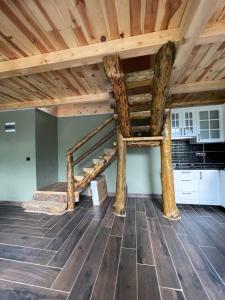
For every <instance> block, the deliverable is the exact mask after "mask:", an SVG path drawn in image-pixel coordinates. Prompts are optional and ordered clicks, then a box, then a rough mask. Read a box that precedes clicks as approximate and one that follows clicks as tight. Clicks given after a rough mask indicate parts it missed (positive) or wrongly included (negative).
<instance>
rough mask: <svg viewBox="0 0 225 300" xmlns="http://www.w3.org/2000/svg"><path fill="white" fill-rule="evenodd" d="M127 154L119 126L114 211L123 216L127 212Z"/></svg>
mask: <svg viewBox="0 0 225 300" xmlns="http://www.w3.org/2000/svg"><path fill="white" fill-rule="evenodd" d="M126 156H127V144H126V142H124V140H123V136H122V134H121V132H120V129H119V127H118V128H117V178H116V197H115V203H114V211H115V214H116V215H119V216H123V215H124V213H125V203H126V196H127V191H126Z"/></svg>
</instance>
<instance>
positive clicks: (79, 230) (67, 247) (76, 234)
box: [49, 214, 93, 268]
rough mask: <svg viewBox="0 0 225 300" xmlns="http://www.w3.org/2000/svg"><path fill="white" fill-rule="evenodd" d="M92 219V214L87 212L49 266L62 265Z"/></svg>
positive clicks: (60, 266) (59, 266)
mask: <svg viewBox="0 0 225 300" xmlns="http://www.w3.org/2000/svg"><path fill="white" fill-rule="evenodd" d="M92 219H93V215H91V214H88V215H86V216H85V217H84V218H83V220H82V221H81V222H80V224H79V225H78V226H75V229H74V230H73V232H72V233H71V234H70V235H69V236H68V238H67V239H66V241H65V242H64V244H63V245H62V246H61V248H60V249H59V250H58V252H57V253H56V254H55V256H54V257H53V258H52V260H51V261H50V263H49V265H50V266H52V267H58V268H62V267H63V266H64V264H65V263H66V261H67V259H68V258H69V256H70V254H71V252H72V251H73V249H74V248H75V247H76V245H77V243H78V242H79V240H80V239H81V237H82V235H83V234H84V232H85V230H86V229H87V228H88V226H89V224H90V222H91V221H92Z"/></svg>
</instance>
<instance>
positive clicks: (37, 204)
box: [23, 200, 67, 214]
mask: <svg viewBox="0 0 225 300" xmlns="http://www.w3.org/2000/svg"><path fill="white" fill-rule="evenodd" d="M23 208H24V209H25V211H29V212H40V213H47V214H62V213H64V212H65V211H66V208H67V203H65V202H57V201H38V200H32V201H27V202H24V203H23Z"/></svg>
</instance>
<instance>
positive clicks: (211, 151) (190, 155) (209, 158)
mask: <svg viewBox="0 0 225 300" xmlns="http://www.w3.org/2000/svg"><path fill="white" fill-rule="evenodd" d="M196 154H197V155H196ZM172 158H173V165H174V168H182V167H190V168H191V167H193V168H202V167H203V168H207V167H208V168H221V169H224V168H225V143H213V144H190V142H189V141H188V140H173V141H172Z"/></svg>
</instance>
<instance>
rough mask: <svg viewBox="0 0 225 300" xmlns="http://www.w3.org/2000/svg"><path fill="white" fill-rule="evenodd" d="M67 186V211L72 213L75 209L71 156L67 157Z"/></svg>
mask: <svg viewBox="0 0 225 300" xmlns="http://www.w3.org/2000/svg"><path fill="white" fill-rule="evenodd" d="M67 185H68V187H67V210H69V211H72V210H74V208H75V201H74V189H75V188H74V173H73V154H68V155H67Z"/></svg>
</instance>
